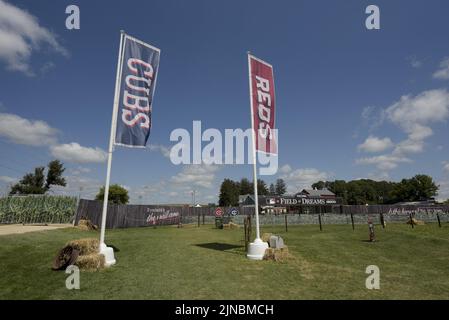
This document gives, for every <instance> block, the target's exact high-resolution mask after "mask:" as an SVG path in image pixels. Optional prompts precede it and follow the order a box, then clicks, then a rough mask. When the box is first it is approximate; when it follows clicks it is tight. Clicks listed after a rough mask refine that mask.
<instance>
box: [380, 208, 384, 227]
mask: <svg viewBox="0 0 449 320" xmlns="http://www.w3.org/2000/svg"><path fill="white" fill-rule="evenodd" d="M380 223H381V224H382V228H383V229H385V218H384V214H383V213H382V212H381V213H380Z"/></svg>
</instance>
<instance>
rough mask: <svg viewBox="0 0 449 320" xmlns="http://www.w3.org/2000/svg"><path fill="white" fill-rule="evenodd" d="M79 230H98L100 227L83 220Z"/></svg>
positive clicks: (79, 222) (79, 223)
mask: <svg viewBox="0 0 449 320" xmlns="http://www.w3.org/2000/svg"><path fill="white" fill-rule="evenodd" d="M77 228H78V229H80V230H83V231H90V230H98V226H96V225H94V224H93V223H92V222H91V221H90V220H88V219H81V220H80V221H78V226H77Z"/></svg>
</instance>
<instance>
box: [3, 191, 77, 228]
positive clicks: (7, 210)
mask: <svg viewBox="0 0 449 320" xmlns="http://www.w3.org/2000/svg"><path fill="white" fill-rule="evenodd" d="M76 205H77V198H76V197H67V196H23V197H22V196H21V197H5V198H0V224H11V223H23V224H32V223H71V222H72V221H73V219H74V217H75V212H76Z"/></svg>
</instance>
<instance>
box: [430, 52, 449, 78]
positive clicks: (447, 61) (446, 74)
mask: <svg viewBox="0 0 449 320" xmlns="http://www.w3.org/2000/svg"><path fill="white" fill-rule="evenodd" d="M433 77H434V78H435V79H440V80H448V79H449V57H446V58H444V59H443V61H441V63H440V69H438V70H437V71H435V73H434V74H433Z"/></svg>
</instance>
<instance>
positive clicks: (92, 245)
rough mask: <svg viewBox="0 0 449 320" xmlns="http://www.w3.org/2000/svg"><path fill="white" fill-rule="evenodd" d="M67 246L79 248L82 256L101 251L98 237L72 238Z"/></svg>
mask: <svg viewBox="0 0 449 320" xmlns="http://www.w3.org/2000/svg"><path fill="white" fill-rule="evenodd" d="M66 246H70V247H72V248H74V249H76V250H78V251H79V254H80V255H81V256H83V255H88V254H92V253H98V252H99V251H100V241H99V240H98V239H96V238H85V239H78V240H72V241H69V242H67V244H66Z"/></svg>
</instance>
